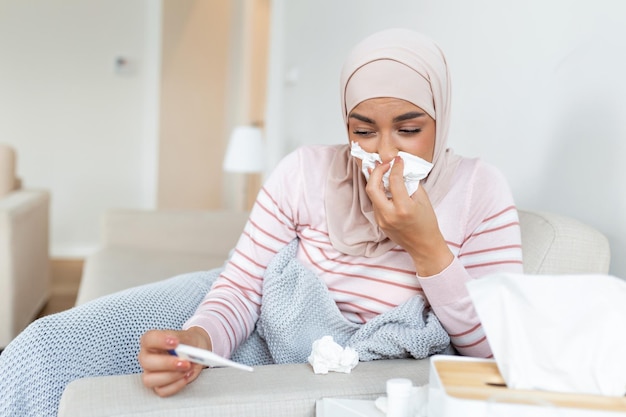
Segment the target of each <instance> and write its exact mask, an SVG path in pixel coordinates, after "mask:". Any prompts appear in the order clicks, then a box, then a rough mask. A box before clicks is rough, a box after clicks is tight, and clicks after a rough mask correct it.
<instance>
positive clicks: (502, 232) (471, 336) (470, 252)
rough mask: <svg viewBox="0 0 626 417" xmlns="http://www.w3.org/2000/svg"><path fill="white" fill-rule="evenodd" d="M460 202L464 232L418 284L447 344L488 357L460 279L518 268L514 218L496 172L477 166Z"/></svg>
mask: <svg viewBox="0 0 626 417" xmlns="http://www.w3.org/2000/svg"><path fill="white" fill-rule="evenodd" d="M471 189H472V192H471V193H469V194H468V197H467V199H466V200H465V201H464V203H463V204H465V206H466V207H467V209H466V210H465V213H467V214H466V215H465V217H464V221H465V223H466V226H465V232H464V235H463V236H462V239H461V242H459V244H458V247H455V248H453V252H454V253H455V257H454V259H453V261H452V263H451V264H450V265H449V266H448V267H447V268H446V269H444V270H443V271H442V272H440V273H439V274H437V275H434V276H431V277H419V276H418V279H419V281H420V284H421V285H422V288H423V289H424V293H425V295H426V297H427V298H428V301H429V303H430V305H431V307H432V309H433V311H434V312H435V314H436V315H437V317H438V318H439V321H440V322H441V324H442V325H443V327H444V328H445V329H446V331H447V332H448V334H449V335H450V339H451V343H452V345H453V346H454V347H455V349H456V350H457V351H458V352H459V353H460V354H462V355H466V356H474V357H492V352H491V348H490V347H489V343H488V341H487V337H486V335H485V332H484V330H483V328H482V325H481V323H480V320H479V318H478V315H477V313H476V310H475V309H474V305H473V303H472V300H471V298H470V296H469V292H468V290H467V287H466V283H467V282H468V281H470V280H472V279H478V278H481V277H484V276H487V275H489V274H491V273H496V272H512V273H522V272H523V267H522V246H521V233H520V227H519V218H518V214H517V209H516V208H515V204H514V202H513V198H512V195H511V192H510V190H509V186H508V184H507V183H506V181H505V179H504V177H503V176H502V175H501V174H500V172H499V171H497V170H495V168H493V167H489V166H485V165H481V167H480V169H479V172H478V174H477V175H476V176H475V177H474V179H473V180H472V184H471Z"/></svg>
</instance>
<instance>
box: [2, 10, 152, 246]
mask: <svg viewBox="0 0 626 417" xmlns="http://www.w3.org/2000/svg"><path fill="white" fill-rule="evenodd" d="M160 19H161V2H160V1H153V0H132V1H128V0H89V1H82V0H0V141H2V142H6V143H9V144H12V145H13V146H15V148H16V149H17V151H18V158H19V160H18V174H19V175H20V176H21V177H22V180H23V182H24V185H25V186H26V187H37V188H47V189H49V190H50V192H51V195H52V208H51V252H52V255H53V256H81V255H84V254H86V253H88V252H89V251H90V250H91V249H92V248H93V247H94V246H95V245H97V243H98V236H99V229H98V225H99V219H100V215H101V214H102V212H103V211H104V210H105V209H106V208H108V207H118V206H119V207H136V208H150V207H154V204H155V193H156V161H157V155H156V154H157V150H158V141H157V139H158V135H157V133H158V132H157V126H158V124H157V120H158V97H159V95H158V83H159V65H160V58H159V54H160V30H161V27H160V24H161V20H160ZM118 56H123V57H125V58H127V59H128V62H129V66H128V67H127V68H128V69H127V70H126V71H125V72H122V73H117V72H116V71H115V70H114V68H115V66H114V62H115V60H116V58H117V57H118Z"/></svg>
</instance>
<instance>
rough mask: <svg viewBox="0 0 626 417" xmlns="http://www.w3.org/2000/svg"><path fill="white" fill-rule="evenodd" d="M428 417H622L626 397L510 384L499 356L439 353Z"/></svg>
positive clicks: (435, 359)
mask: <svg viewBox="0 0 626 417" xmlns="http://www.w3.org/2000/svg"><path fill="white" fill-rule="evenodd" d="M429 387H430V388H429V393H428V417H458V416H464V417H474V416H480V417H496V416H498V417H500V416H506V417H517V416H532V417H540V416H546V417H547V416H550V417H617V416H622V417H624V416H625V415H626V397H608V396H600V395H578V394H566V393H557V392H548V391H538V390H513V389H508V388H507V387H506V384H505V382H504V380H503V379H502V376H501V375H500V372H499V371H498V367H497V365H496V362H495V361H494V360H490V359H476V358H468V357H460V356H447V355H435V356H433V357H432V358H431V361H430V377H429Z"/></svg>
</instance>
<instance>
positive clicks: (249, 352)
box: [232, 240, 451, 365]
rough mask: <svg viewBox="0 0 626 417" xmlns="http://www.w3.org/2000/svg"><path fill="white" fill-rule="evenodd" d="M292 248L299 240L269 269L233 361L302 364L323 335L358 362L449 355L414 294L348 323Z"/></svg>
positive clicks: (435, 321)
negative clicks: (253, 321)
mask: <svg viewBox="0 0 626 417" xmlns="http://www.w3.org/2000/svg"><path fill="white" fill-rule="evenodd" d="M297 247H298V241H297V240H294V241H292V242H291V243H290V244H289V245H287V246H286V247H285V248H284V249H282V250H281V251H280V252H279V253H278V254H277V255H276V256H275V257H274V258H273V259H272V261H271V263H270V264H269V265H268V268H267V270H266V271H265V276H264V280H263V303H262V305H261V314H260V316H259V320H258V321H257V325H256V328H255V331H254V333H253V334H252V336H251V337H250V338H248V339H247V340H246V341H245V342H244V343H243V344H242V345H241V346H240V347H239V348H238V349H237V350H236V351H235V353H234V354H233V356H232V358H233V359H234V360H237V361H240V362H244V363H249V364H253V365H261V364H270V363H304V362H306V361H307V358H308V356H309V355H310V354H311V346H312V345H313V342H314V341H315V340H317V339H319V338H321V337H323V336H326V335H330V336H333V339H334V340H335V342H337V343H338V344H340V345H342V346H351V347H352V348H354V350H356V351H357V352H358V354H359V359H360V360H361V361H370V360H376V359H389V358H408V357H413V358H416V359H421V358H425V357H427V356H430V355H433V354H435V353H440V352H447V353H449V352H451V350H450V349H447V348H448V346H449V343H450V338H449V336H448V334H447V333H446V331H445V330H444V329H443V327H442V326H441V324H440V323H439V320H438V319H437V317H436V316H435V314H434V313H433V312H432V311H431V310H430V309H429V308H427V306H426V302H425V301H424V299H423V298H422V297H421V296H419V295H416V296H413V297H412V298H410V299H409V300H407V301H406V302H405V303H403V304H401V305H400V306H398V307H396V308H393V309H391V310H389V311H388V312H386V313H383V314H380V315H378V316H377V317H375V318H374V319H372V320H370V321H368V322H367V323H365V324H356V323H352V322H350V321H348V320H347V319H346V318H345V317H344V316H343V315H342V314H341V312H340V311H339V309H338V308H337V305H336V304H335V302H334V301H333V300H332V298H331V297H330V295H329V293H328V289H327V287H326V286H325V285H324V283H323V282H321V281H320V280H319V279H318V278H317V277H316V276H315V274H314V273H313V272H311V271H310V270H309V269H307V268H306V267H305V266H303V265H302V264H301V263H300V261H298V260H297V259H296V256H295V254H296V250H297Z"/></svg>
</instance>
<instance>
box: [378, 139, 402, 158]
mask: <svg viewBox="0 0 626 417" xmlns="http://www.w3.org/2000/svg"><path fill="white" fill-rule="evenodd" d="M377 152H378V155H380V159H382V161H383V163H385V162H389V161H391V160H392V159H393V158H395V157H396V155H398V149H397V148H396V146H395V145H394V144H393V141H392V139H391V138H390V137H389V135H382V137H381V138H380V141H379V142H378V151H377Z"/></svg>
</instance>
